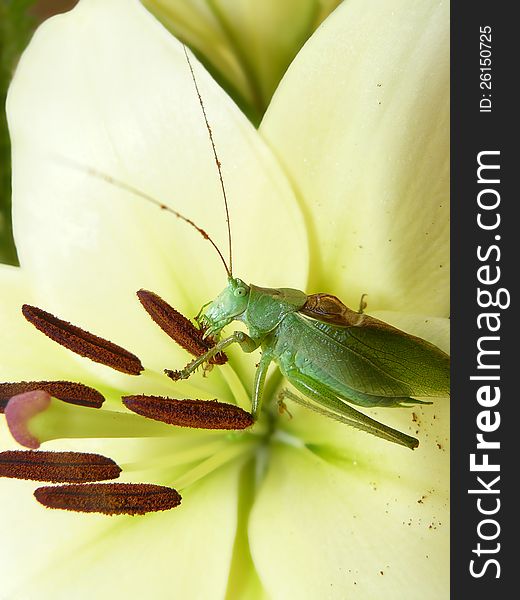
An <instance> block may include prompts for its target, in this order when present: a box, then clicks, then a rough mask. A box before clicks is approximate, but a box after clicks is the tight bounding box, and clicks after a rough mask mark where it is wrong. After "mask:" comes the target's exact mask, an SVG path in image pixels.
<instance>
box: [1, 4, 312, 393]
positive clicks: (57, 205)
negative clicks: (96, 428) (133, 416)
mask: <svg viewBox="0 0 520 600" xmlns="http://www.w3.org/2000/svg"><path fill="white" fill-rule="evenodd" d="M192 62H193V64H194V68H195V72H196V77H197V81H198V84H199V87H200V92H201V95H202V97H203V99H204V104H205V107H206V112H207V114H208V118H209V121H210V124H211V128H212V131H213V134H214V138H215V144H216V147H217V151H218V156H219V159H220V161H221V163H222V169H223V174H224V179H225V184H226V188H227V192H228V198H229V204H230V212H231V227H232V234H233V250H234V256H233V259H234V261H233V266H234V271H235V273H236V275H239V276H241V277H242V278H244V279H246V280H247V281H252V282H254V283H257V284H259V285H292V286H294V287H301V285H302V283H303V281H305V279H306V274H307V263H308V260H307V257H308V250H307V239H306V233H305V229H304V225H303V219H302V216H301V213H300V211H299V209H298V207H297V204H296V202H295V199H294V195H293V192H292V190H291V188H290V186H289V184H288V182H287V180H286V178H285V176H284V174H283V173H282V171H281V170H280V168H279V166H278V164H277V162H276V161H275V159H274V158H273V157H272V155H271V152H270V151H269V149H268V148H267V146H266V145H265V144H264V143H263V141H262V140H261V139H260V137H259V136H258V134H257V132H256V131H255V130H254V129H253V127H252V126H251V125H250V123H249V122H248V121H247V120H246V119H245V117H244V116H243V115H242V114H241V113H240V111H239V110H238V109H237V108H236V106H235V105H234V104H233V103H232V102H231V101H230V100H229V98H228V97H227V96H226V95H225V94H224V93H223V91H222V90H221V89H220V88H219V87H218V86H217V85H216V84H215V82H214V81H213V80H212V79H211V78H210V77H209V76H208V75H207V73H206V72H205V71H204V69H203V68H202V67H200V66H199V65H198V64H197V62H196V60H195V59H194V58H192ZM8 113H9V121H10V128H11V134H12V139H13V169H14V175H13V195H14V224H15V235H16V242H17V247H18V251H19V256H20V260H21V263H22V265H23V267H24V269H26V271H27V273H28V274H29V275H30V277H31V278H32V281H33V282H34V285H35V288H36V291H37V292H38V298H39V301H40V303H41V304H42V305H43V306H42V307H43V308H45V309H47V310H50V311H51V312H54V313H57V314H58V316H60V317H61V318H64V319H66V320H69V321H71V322H73V323H75V324H77V325H79V326H81V327H83V328H85V329H89V330H92V331H93V332H94V333H96V334H98V335H101V336H102V337H105V338H107V339H110V340H111V341H113V342H115V343H118V344H120V345H122V346H124V347H126V348H127V349H128V350H130V351H132V352H134V353H136V354H138V355H139V357H140V358H141V359H142V360H143V363H144V364H145V366H146V367H149V368H151V369H152V370H154V371H155V372H156V373H158V374H159V375H160V373H161V372H162V369H163V368H179V367H180V366H182V365H183V364H184V363H186V362H187V361H188V360H189V357H188V355H187V354H186V353H185V352H184V351H180V350H178V349H177V348H176V345H175V344H174V343H173V342H172V341H171V340H170V339H169V338H168V337H167V336H166V335H165V334H164V333H162V332H161V331H159V330H158V328H157V326H156V325H155V324H154V323H152V322H151V321H150V319H149V317H148V316H147V315H146V313H145V312H144V311H143V309H142V308H141V306H140V305H139V302H138V300H137V298H136V296H135V292H136V291H137V290H138V289H140V288H147V289H150V290H153V291H155V292H157V293H159V294H160V295H161V296H162V297H163V298H164V299H165V300H167V301H168V302H169V303H170V304H172V305H174V306H175V307H176V308H177V309H178V310H180V311H181V312H183V313H184V314H186V315H187V316H194V315H195V314H196V313H197V312H198V310H199V308H200V306H201V305H202V304H203V303H205V302H207V301H208V300H211V299H212V298H214V297H215V296H216V295H217V293H219V292H220V290H221V288H223V287H224V286H225V284H226V273H225V270H224V268H223V265H222V264H221V263H220V261H219V259H218V256H217V255H216V253H215V252H214V251H213V249H212V248H211V246H210V245H209V244H208V242H207V241H206V240H204V239H202V237H201V236H200V235H199V234H198V233H197V232H196V231H194V230H193V229H192V228H190V227H189V226H187V225H186V224H185V223H182V222H180V221H179V220H178V219H176V218H175V217H174V216H173V215H170V214H166V213H164V212H161V211H160V210H158V208H157V207H155V206H151V205H149V204H147V203H146V202H145V201H144V200H143V199H140V198H136V197H134V196H132V194H130V193H128V192H127V191H125V190H122V189H120V188H117V187H115V186H113V185H110V184H109V183H107V182H106V181H104V180H100V179H99V178H96V177H94V176H92V175H91V174H89V173H87V172H84V171H81V170H78V169H76V168H74V166H73V165H71V164H69V162H67V161H75V162H77V163H80V164H82V165H86V166H88V167H94V168H96V169H100V170H101V171H103V172H105V173H108V174H109V175H110V176H112V177H115V178H117V179H119V180H121V181H123V182H124V183H125V184H129V185H132V186H135V187H137V188H139V189H141V190H143V191H144V192H146V193H148V194H151V195H153V196H154V197H155V198H157V199H159V200H160V201H161V202H165V203H168V204H170V205H171V206H173V207H174V208H175V209H177V210H180V211H182V212H183V213H184V214H185V215H186V216H187V217H188V218H190V219H193V220H194V221H196V222H197V224H198V225H199V226H201V227H202V228H203V229H204V230H205V231H206V232H208V233H209V234H210V235H212V236H213V237H214V239H215V241H216V243H217V244H218V245H219V247H220V248H221V251H222V253H223V254H224V256H226V257H227V236H226V221H225V215H224V209H223V201H222V195H221V191H220V184H219V178H218V173H217V168H216V164H215V160H214V157H213V153H212V149H211V145H210V142H209V139H208V132H207V130H206V127H205V124H204V120H203V116H202V112H201V107H200V105H199V101H198V98H197V94H196V91H195V89H194V84H193V81H192V78H191V75H190V69H189V66H188V64H187V62H186V58H185V56H184V52H183V49H182V47H181V45H180V44H179V43H178V42H177V41H176V40H175V39H174V38H173V37H172V36H171V35H170V34H169V33H168V32H167V31H166V30H165V29H163V27H162V26H161V25H160V24H159V23H158V22H157V21H156V20H155V19H154V18H153V17H152V16H151V15H150V14H149V13H148V12H147V11H146V10H145V9H144V8H143V7H142V6H141V5H140V4H139V3H137V2H134V1H130V2H128V1H126V0H110V1H103V2H101V1H98V0H84V1H83V2H80V4H79V5H78V7H77V8H76V9H75V10H73V11H72V12H70V13H67V14H65V15H62V16H59V17H56V18H55V19H52V20H50V21H48V22H46V23H45V24H44V25H43V26H42V27H41V28H40V29H39V30H38V31H37V32H36V34H35V36H34V38H33V40H32V42H31V44H30V46H29V48H28V50H27V51H26V53H25V54H24V56H23V57H22V59H21V61H20V65H19V67H18V70H17V73H16V76H15V78H14V81H13V84H12V88H11V91H10V96H9V102H8ZM253 360H254V359H253ZM163 377H164V376H163ZM215 377H218V376H215ZM200 385H204V382H202V383H200Z"/></svg>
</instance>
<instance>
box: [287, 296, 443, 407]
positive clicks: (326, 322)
mask: <svg viewBox="0 0 520 600" xmlns="http://www.w3.org/2000/svg"><path fill="white" fill-rule="evenodd" d="M299 314H300V315H302V316H303V317H304V318H310V320H311V321H309V323H311V322H314V323H315V327H316V328H318V329H319V330H320V331H321V333H322V334H323V335H326V336H327V337H330V338H331V339H333V340H334V342H335V343H337V344H339V346H341V347H342V349H343V353H344V355H345V359H346V360H345V362H344V363H343V364H339V365H338V363H337V362H335V361H333V360H332V359H333V357H327V356H325V355H326V354H327V351H326V350H325V352H324V356H323V361H321V360H319V359H318V360H319V362H320V363H322V364H321V365H320V367H321V368H322V369H323V370H324V371H326V372H327V373H326V376H328V377H330V378H332V379H335V380H336V381H337V382H338V383H339V382H341V383H342V384H343V385H347V386H348V387H350V388H351V389H352V390H356V391H358V392H364V393H368V394H371V395H372V394H373V395H378V396H379V395H380V396H389V397H391V396H398V395H410V396H414V397H431V396H447V395H449V375H450V359H449V356H448V355H447V354H445V353H444V352H443V351H442V350H440V349H439V348H437V347H436V346H434V345H433V344H431V343H429V342H427V341H426V340H423V339H421V338H419V337H416V336H413V335H410V334H408V333H405V332H404V331H401V330H400V329H397V328H396V327H392V326H391V325H388V323H385V322H384V321H380V320H379V319H376V318H374V317H371V316H370V315H367V314H365V313H360V312H356V311H353V310H352V309H350V308H348V307H347V306H345V305H344V304H343V303H342V302H341V300H339V299H338V298H336V297H335V296H332V295H330V294H314V295H312V296H309V297H308V300H307V302H306V303H305V305H304V306H303V307H302V309H300V311H299ZM321 324H323V325H321ZM360 403H361V404H363V405H368V404H369V403H368V402H364V401H360Z"/></svg>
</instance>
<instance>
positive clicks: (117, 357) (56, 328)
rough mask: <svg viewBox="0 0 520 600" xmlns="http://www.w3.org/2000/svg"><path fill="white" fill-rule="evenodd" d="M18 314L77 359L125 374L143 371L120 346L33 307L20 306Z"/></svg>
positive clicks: (136, 359) (134, 357)
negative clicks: (92, 362) (20, 311)
mask: <svg viewBox="0 0 520 600" xmlns="http://www.w3.org/2000/svg"><path fill="white" fill-rule="evenodd" d="M22 313H23V316H24V317H25V318H26V319H27V320H28V321H29V323H31V324H32V325H34V326H35V327H36V329H38V330H39V331H41V332H42V333H44V334H45V335H46V336H47V337H49V338H50V339H51V340H53V341H54V342H56V343H57V344H60V345H61V346H64V347H65V348H67V349H68V350H71V351H72V352H75V353H76V354H79V355H80V356H85V357H87V358H90V360H93V361H94V362H97V363H101V364H103V365H106V366H107V367H111V368H112V369H115V370H116V371H120V372H122V373H128V374H129V375H139V374H140V373H141V371H143V365H142V364H141V361H140V360H139V359H138V358H137V356H135V354H132V353H131V352H128V350H125V349H124V348H122V347H121V346H118V345H116V344H113V343H112V342H109V341H108V340H105V339H103V338H100V337H98V336H97V335H94V334H93V333H89V332H88V331H85V330H84V329H80V328H79V327H76V326H75V325H71V324H70V323H68V322H67V321H63V320H61V319H58V318H57V317H55V316H54V315H51V314H50V313H48V312H46V311H44V310H42V309H41V308H37V307H36V306H29V305H28V304H24V305H23V306H22Z"/></svg>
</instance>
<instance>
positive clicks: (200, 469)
mask: <svg viewBox="0 0 520 600" xmlns="http://www.w3.org/2000/svg"><path fill="white" fill-rule="evenodd" d="M256 448H258V443H257V441H255V440H251V439H248V440H244V441H243V442H238V441H237V442H236V443H235V444H228V445H227V446H226V447H225V448H224V449H223V450H221V451H220V452H218V453H217V454H215V455H214V456H210V457H209V458H208V459H207V460H204V461H203V462H201V463H199V464H198V465H197V466H195V467H194V468H193V469H191V470H190V471H188V472H186V473H184V474H183V475H181V476H180V477H179V478H178V479H176V481H175V485H176V487H177V488H178V489H179V490H184V489H186V488H187V487H189V486H190V485H193V484H194V483H195V482H197V481H199V480H200V479H202V478H203V477H205V476H206V475H208V474H209V473H212V472H213V471H215V470H216V469H218V468H220V467H222V466H223V465H225V464H226V463H228V462H230V461H232V460H233V459H235V458H237V457H238V456H240V457H241V458H242V459H243V460H246V459H247V458H249V456H250V454H251V453H252V452H253V451H254V450H255V449H256Z"/></svg>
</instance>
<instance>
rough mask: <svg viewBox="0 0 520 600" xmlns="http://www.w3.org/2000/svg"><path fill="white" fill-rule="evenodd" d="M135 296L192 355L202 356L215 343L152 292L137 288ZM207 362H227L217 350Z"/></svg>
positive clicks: (161, 326) (155, 319) (219, 363)
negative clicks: (204, 336)
mask: <svg viewBox="0 0 520 600" xmlns="http://www.w3.org/2000/svg"><path fill="white" fill-rule="evenodd" d="M137 297H138V298H139V301H140V302H141V304H142V305H143V308H144V309H145V310H146V312H147V313H148V314H149V315H150V317H151V318H152V319H153V320H154V321H155V323H157V325H159V327H160V328H161V329H162V330H163V331H164V333H166V334H167V335H168V336H170V337H171V338H172V340H174V341H175V342H177V344H179V346H181V347H182V348H184V349H185V350H187V351H188V352H189V353H190V354H191V355H192V356H197V357H198V356H202V355H203V354H205V353H206V352H207V351H208V350H210V349H211V348H213V346H214V345H215V342H214V341H213V340H211V339H209V338H205V339H203V335H204V331H202V330H201V329H197V327H195V325H194V324H193V323H192V322H191V321H190V320H189V319H187V318H186V317H185V316H184V315H182V314H181V313H180V312H178V311H177V310H175V308H173V306H170V305H169V304H168V303H167V302H165V301H164V300H163V299H162V298H161V297H160V296H158V295H157V294H155V293H154V292H149V291H148V290H139V291H138V292H137ZM208 362H209V363H210V364H214V365H223V364H224V363H225V362H227V356H226V355H225V354H224V353H223V352H219V353H218V354H217V355H215V356H214V357H213V358H210V359H209V361H208Z"/></svg>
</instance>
